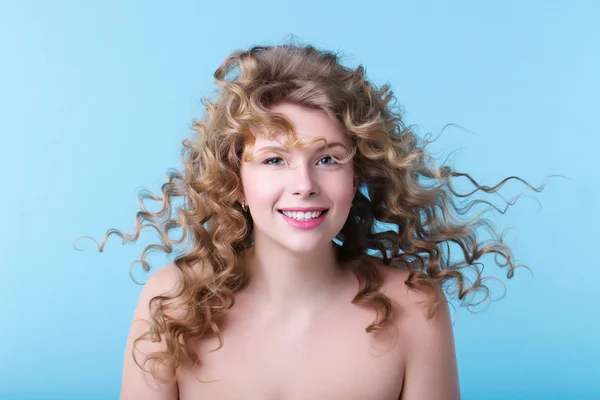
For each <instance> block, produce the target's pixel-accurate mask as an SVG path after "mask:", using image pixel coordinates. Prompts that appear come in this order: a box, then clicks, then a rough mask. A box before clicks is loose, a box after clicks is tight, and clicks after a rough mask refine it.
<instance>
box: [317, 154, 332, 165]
mask: <svg viewBox="0 0 600 400" xmlns="http://www.w3.org/2000/svg"><path fill="white" fill-rule="evenodd" d="M323 160H329V161H330V162H326V163H323V164H325V165H331V164H336V161H335V160H334V159H333V158H332V157H331V156H325V157H323V158H321V159H320V160H319V163H321V161H323Z"/></svg>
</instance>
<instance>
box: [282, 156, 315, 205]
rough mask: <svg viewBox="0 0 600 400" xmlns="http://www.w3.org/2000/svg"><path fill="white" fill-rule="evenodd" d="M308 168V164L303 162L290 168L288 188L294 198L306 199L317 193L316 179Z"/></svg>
mask: <svg viewBox="0 0 600 400" xmlns="http://www.w3.org/2000/svg"><path fill="white" fill-rule="evenodd" d="M313 172H314V171H312V169H311V168H310V163H307V162H304V163H302V164H300V165H297V166H295V167H292V166H290V176H289V178H290V180H289V185H288V186H289V188H290V191H291V193H292V194H293V195H294V196H300V197H302V198H307V197H309V196H311V195H316V194H318V193H319V183H318V180H317V179H316V178H317V177H316V176H315V174H314V173H313Z"/></svg>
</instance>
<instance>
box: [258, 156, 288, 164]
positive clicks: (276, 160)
mask: <svg viewBox="0 0 600 400" xmlns="http://www.w3.org/2000/svg"><path fill="white" fill-rule="evenodd" d="M263 164H267V165H283V164H285V162H284V161H283V159H282V158H281V157H273V158H267V159H266V160H265V161H263Z"/></svg>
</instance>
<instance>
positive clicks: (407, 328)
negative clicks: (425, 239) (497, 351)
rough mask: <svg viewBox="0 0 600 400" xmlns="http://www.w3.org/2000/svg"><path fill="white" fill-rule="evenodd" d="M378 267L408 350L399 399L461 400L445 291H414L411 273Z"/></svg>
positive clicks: (382, 289)
mask: <svg viewBox="0 0 600 400" xmlns="http://www.w3.org/2000/svg"><path fill="white" fill-rule="evenodd" d="M378 268H379V271H380V273H381V276H382V278H383V285H382V288H381V292H382V293H383V294H385V295H386V296H387V297H388V298H389V299H390V300H391V301H392V303H393V304H394V306H395V307H397V308H398V313H397V315H396V317H395V318H394V319H395V323H396V325H397V326H398V328H399V331H400V332H401V336H402V339H403V341H404V342H405V348H406V349H407V352H406V370H405V377H404V386H403V389H402V396H401V397H400V400H407V399H408V400H412V399H440V400H441V399H449V400H450V399H452V400H456V399H460V389H459V380H458V367H457V361H456V350H455V345H454V334H453V328H452V321H451V316H450V310H449V303H448V301H447V298H446V296H445V294H444V292H443V291H442V289H441V288H440V287H439V286H436V287H435V289H432V290H423V291H416V290H413V289H411V288H409V287H408V286H407V285H406V283H405V281H406V280H407V279H408V275H409V271H406V270H401V269H398V268H394V267H389V266H386V265H383V263H381V261H379V264H378ZM434 304H435V307H434V308H433V309H432V308H431V306H432V305H434ZM429 311H433V313H432V314H430V313H429ZM432 382H435V384H433V385H432V384H431V383H432Z"/></svg>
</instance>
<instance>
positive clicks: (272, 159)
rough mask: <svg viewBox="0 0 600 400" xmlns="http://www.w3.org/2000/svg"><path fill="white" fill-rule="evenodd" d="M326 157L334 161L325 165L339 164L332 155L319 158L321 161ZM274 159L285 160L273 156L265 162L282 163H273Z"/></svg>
mask: <svg viewBox="0 0 600 400" xmlns="http://www.w3.org/2000/svg"><path fill="white" fill-rule="evenodd" d="M325 158H328V159H330V160H331V161H332V162H331V163H327V164H323V165H333V164H337V162H336V161H335V160H334V159H333V158H332V157H331V156H324V157H321V158H320V159H319V161H321V160H323V159H325ZM274 160H283V159H282V158H281V157H271V158H267V159H266V160H265V161H263V164H266V165H281V164H272V163H271V161H274Z"/></svg>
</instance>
